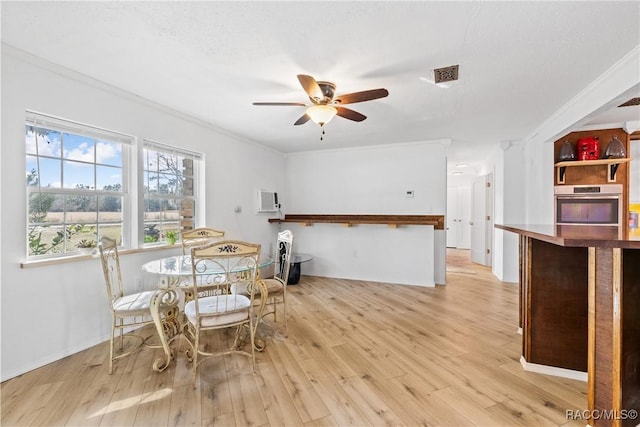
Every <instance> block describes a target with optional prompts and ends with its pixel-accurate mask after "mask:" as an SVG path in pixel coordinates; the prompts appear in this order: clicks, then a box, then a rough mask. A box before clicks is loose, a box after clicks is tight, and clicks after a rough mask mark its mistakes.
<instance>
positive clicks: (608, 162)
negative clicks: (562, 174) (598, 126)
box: [555, 158, 631, 167]
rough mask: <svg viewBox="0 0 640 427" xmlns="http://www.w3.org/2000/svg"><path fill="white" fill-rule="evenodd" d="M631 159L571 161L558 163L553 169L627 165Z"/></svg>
mask: <svg viewBox="0 0 640 427" xmlns="http://www.w3.org/2000/svg"><path fill="white" fill-rule="evenodd" d="M630 161H631V159H628V158H625V159H598V160H572V161H568V162H558V163H556V164H555V167H566V166H596V165H611V164H618V163H627V162H630Z"/></svg>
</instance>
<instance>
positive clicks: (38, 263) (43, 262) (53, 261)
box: [20, 245, 180, 268]
mask: <svg viewBox="0 0 640 427" xmlns="http://www.w3.org/2000/svg"><path fill="white" fill-rule="evenodd" d="M179 247H180V245H158V246H148V247H145V248H135V249H119V250H118V254H119V255H128V254H136V253H141V252H153V251H162V250H166V249H175V248H179ZM96 250H97V249H96ZM99 257H100V256H99V255H98V253H96V254H95V255H92V254H78V255H69V256H62V257H57V258H44V259H34V260H28V261H23V262H21V263H20V268H33V267H44V266H48V265H57V264H65V263H68V262H78V261H86V260H90V259H94V258H96V259H97V258H99Z"/></svg>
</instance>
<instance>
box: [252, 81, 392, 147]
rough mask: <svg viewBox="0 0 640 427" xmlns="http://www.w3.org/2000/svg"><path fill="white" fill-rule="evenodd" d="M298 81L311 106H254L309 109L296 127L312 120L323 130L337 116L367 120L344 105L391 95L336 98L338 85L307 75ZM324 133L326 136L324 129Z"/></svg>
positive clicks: (373, 92) (356, 94)
mask: <svg viewBox="0 0 640 427" xmlns="http://www.w3.org/2000/svg"><path fill="white" fill-rule="evenodd" d="M298 81H299V82H300V85H301V86H302V88H303V89H304V91H305V92H306V93H307V95H308V96H309V100H310V101H311V105H307V104H303V103H301V102H254V103H253V105H268V106H299V107H308V108H307V111H306V112H305V113H304V114H303V115H302V116H301V117H300V118H299V119H298V120H297V121H296V122H295V123H294V125H296V126H297V125H302V124H305V123H306V122H308V121H309V120H311V121H313V122H315V123H317V124H319V125H320V127H322V128H323V127H324V125H325V124H327V123H329V121H331V119H332V118H333V116H336V115H337V116H340V117H343V118H345V119H348V120H353V121H354V122H361V121H363V120H365V119H366V118H367V116H365V115H364V114H360V113H358V112H357V111H354V110H351V109H349V108H346V107H343V106H342V105H344V104H355V103H356V102H364V101H371V100H374V99H379V98H384V97H385V96H388V95H389V91H388V90H387V89H371V90H365V91H362V92H353V93H347V94H344V95H338V96H336V95H335V90H336V85H335V84H334V83H331V82H324V81H316V79H314V78H313V77H311V76H308V75H306V74H298ZM322 133H323V134H324V128H323V130H322ZM320 139H321V140H322V137H320Z"/></svg>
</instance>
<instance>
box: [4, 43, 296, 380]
mask: <svg viewBox="0 0 640 427" xmlns="http://www.w3.org/2000/svg"><path fill="white" fill-rule="evenodd" d="M26 109H32V110H36V111H40V112H43V113H48V114H51V115H55V116H59V117H63V118H68V119H72V120H76V121H79V122H84V123H87V124H92V125H96V126H100V127H104V128H107V129H111V130H116V131H119V132H123V133H127V134H131V135H135V136H137V137H138V138H139V141H142V139H143V138H149V139H152V140H155V141H159V142H163V143H168V144H176V145H179V146H182V147H185V148H187V149H190V150H194V151H200V152H203V153H205V158H206V165H205V170H206V189H207V191H206V195H204V196H205V197H206V211H207V216H206V218H205V219H204V221H202V224H201V225H204V224H206V225H209V226H213V227H215V228H219V229H223V230H226V232H227V236H229V237H232V238H239V239H245V240H250V241H254V242H259V243H261V244H262V245H263V251H266V252H269V251H272V250H273V249H272V246H273V242H274V241H275V237H276V231H277V230H276V229H274V227H273V226H272V225H270V224H268V222H267V220H266V218H267V217H266V216H265V215H256V213H255V199H256V193H255V191H256V189H258V188H268V189H271V190H274V191H278V192H283V191H284V189H285V174H284V167H285V160H284V157H283V155H282V154H281V153H277V152H274V151H272V150H269V149H266V148H264V147H262V146H260V145H257V144H252V143H248V142H244V141H240V140H238V139H234V138H233V137H231V136H229V135H227V134H225V133H224V132H221V131H217V130H216V129H214V128H212V127H209V126H207V125H206V124H204V123H199V122H197V121H196V120H192V119H188V118H186V117H183V116H181V115H179V114H178V113H175V112H172V111H170V110H167V109H163V108H161V107H159V106H155V105H153V104H151V103H149V102H144V101H142V100H138V99H137V98H136V97H134V96H132V95H130V94H127V93H124V92H122V91H120V90H118V89H115V88H112V87H109V86H107V85H104V84H101V83H99V82H96V81H94V80H90V79H88V78H86V77H84V76H81V75H77V74H75V73H72V72H70V71H68V70H65V69H63V68H60V67H56V66H54V65H52V64H49V63H46V62H44V61H41V60H38V59H36V58H33V57H30V56H27V55H25V54H22V53H21V52H19V51H16V50H14V49H11V48H9V47H7V46H3V48H2V144H1V146H0V150H1V151H0V158H1V166H0V168H1V170H2V182H1V193H2V194H1V197H0V203H1V206H2V207H3V210H2V216H1V225H0V230H1V235H2V239H1V240H0V245H1V246H0V251H1V253H2V258H1V261H0V266H1V269H0V271H1V290H2V298H1V311H2V312H1V320H2V325H1V332H2V333H1V339H2V343H1V351H2V353H1V355H2V373H1V375H2V380H5V379H7V378H11V377H13V376H16V375H19V374H21V373H24V372H26V371H29V370H31V369H34V368H36V367H39V366H42V365H44V364H46V363H49V362H52V361H54V360H57V359H60V358H62V357H64V356H67V355H69V354H72V353H75V352H77V351H80V350H83V349H85V348H88V347H90V346H92V345H95V344H97V343H100V342H103V341H105V340H106V339H108V335H109V318H110V315H109V312H108V308H107V303H106V294H105V289H104V282H103V278H102V271H101V267H100V265H99V262H98V260H97V259H95V260H85V261H79V262H71V263H66V264H57V265H53V266H46V267H45V266H41V267H30V268H26V269H21V268H20V263H21V262H23V261H24V260H25V254H26V242H25V240H26V238H25V236H26V214H25V210H24V209H25V208H24V207H25V206H26V195H25V187H24V183H25V151H24V147H25V144H24V120H25V110H26ZM236 206H241V207H242V212H241V213H234V208H235V207H236ZM178 250H179V249H171V250H164V251H152V252H144V253H137V254H127V255H123V256H122V268H123V275H124V277H126V278H130V279H131V282H130V283H134V280H135V279H136V278H144V281H145V286H146V287H148V288H153V287H154V286H155V283H154V280H155V279H154V278H153V277H147V276H143V274H142V272H141V269H140V266H141V265H142V264H143V263H144V262H146V261H148V260H151V259H153V258H157V257H161V256H167V255H169V254H173V253H175V252H177V251H178ZM128 287H129V289H130V290H131V289H132V288H131V286H128Z"/></svg>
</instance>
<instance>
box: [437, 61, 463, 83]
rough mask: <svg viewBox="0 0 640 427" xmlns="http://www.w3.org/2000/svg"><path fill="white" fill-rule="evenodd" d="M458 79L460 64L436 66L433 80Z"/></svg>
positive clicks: (446, 80) (443, 81) (441, 81)
mask: <svg viewBox="0 0 640 427" xmlns="http://www.w3.org/2000/svg"><path fill="white" fill-rule="evenodd" d="M454 80H458V66H457V65H452V66H450V67H444V68H436V69H435V70H433V81H434V82H435V83H436V84H438V83H445V82H452V81H454Z"/></svg>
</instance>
